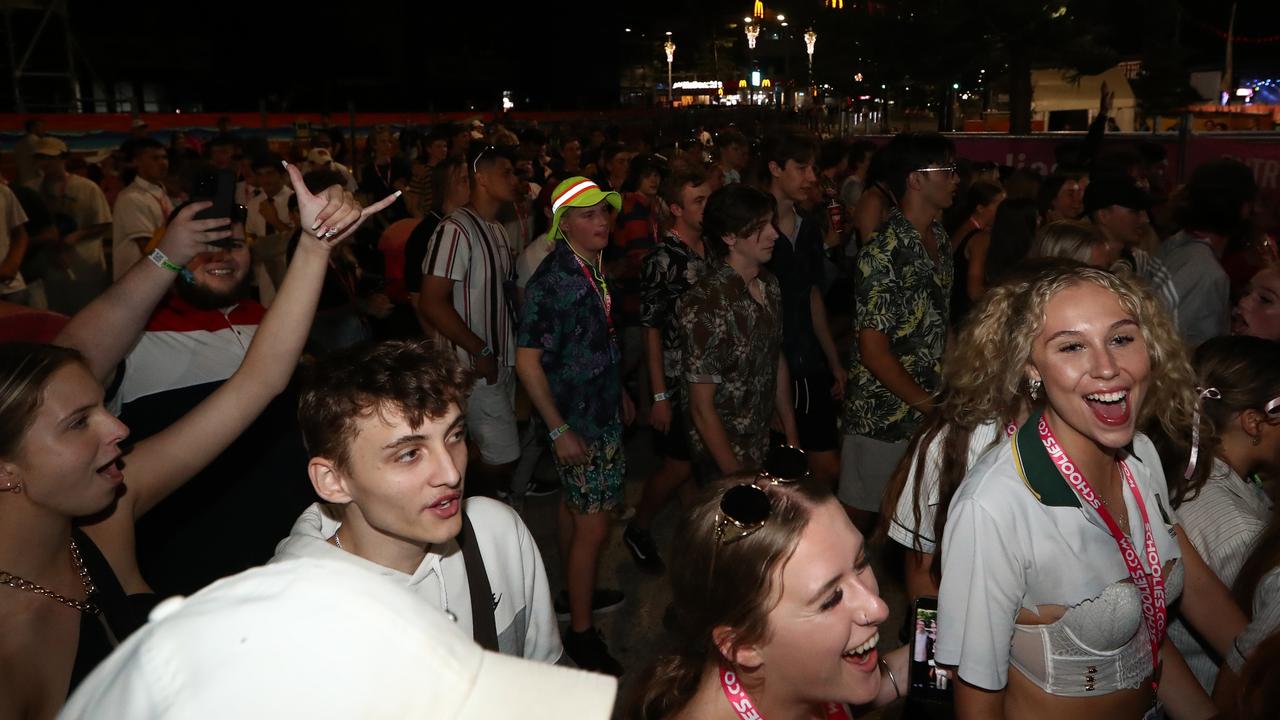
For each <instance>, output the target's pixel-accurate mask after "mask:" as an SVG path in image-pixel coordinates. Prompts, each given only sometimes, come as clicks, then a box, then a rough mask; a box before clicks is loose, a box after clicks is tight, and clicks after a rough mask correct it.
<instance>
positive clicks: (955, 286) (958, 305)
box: [951, 227, 979, 327]
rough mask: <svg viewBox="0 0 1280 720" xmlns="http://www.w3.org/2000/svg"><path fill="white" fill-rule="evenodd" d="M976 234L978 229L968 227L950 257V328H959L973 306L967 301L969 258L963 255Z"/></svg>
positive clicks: (971, 302)
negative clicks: (953, 272) (967, 230)
mask: <svg viewBox="0 0 1280 720" xmlns="http://www.w3.org/2000/svg"><path fill="white" fill-rule="evenodd" d="M978 232H979V230H978V228H974V227H970V228H969V232H967V233H965V234H964V237H962V238H960V242H958V243H956V247H955V250H953V251H952V256H951V257H952V262H953V263H954V267H955V279H953V280H952V281H951V326H952V327H960V323H962V322H963V321H964V316H965V315H967V314H969V308H970V307H971V306H972V305H973V301H971V300H970V299H969V258H967V257H965V254H964V253H965V250H967V249H969V241H970V240H972V239H973V236H974V235H977V234H978Z"/></svg>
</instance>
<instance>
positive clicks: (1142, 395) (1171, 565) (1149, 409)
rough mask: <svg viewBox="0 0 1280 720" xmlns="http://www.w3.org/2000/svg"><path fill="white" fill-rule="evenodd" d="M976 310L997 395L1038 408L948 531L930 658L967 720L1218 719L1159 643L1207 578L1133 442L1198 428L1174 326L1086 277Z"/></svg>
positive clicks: (1154, 308)
mask: <svg viewBox="0 0 1280 720" xmlns="http://www.w3.org/2000/svg"><path fill="white" fill-rule="evenodd" d="M983 313H984V318H983V322H989V323H991V326H992V327H993V328H999V329H1000V332H999V336H1000V337H1001V338H1003V339H1002V340H1001V339H992V342H1000V343H1004V344H1005V347H1003V348H1002V349H1001V353H1002V357H1004V360H1005V362H1004V363H1002V364H1001V365H1000V366H999V367H998V368H997V369H995V370H994V371H993V372H992V376H993V377H992V378H991V380H990V382H991V385H992V390H991V392H992V393H993V394H995V395H999V396H1002V397H1014V396H1016V395H1018V394H1020V393H1022V392H1026V393H1027V395H1028V396H1029V397H1030V398H1031V400H1032V402H1033V405H1032V407H1033V411H1032V413H1031V416H1030V417H1029V418H1028V419H1027V420H1026V422H1024V423H1022V425H1021V427H1019V428H1018V429H1017V430H1016V431H1015V432H1014V433H1013V434H1012V437H1011V439H1010V442H1009V443H1008V444H1006V445H1003V446H1000V447H997V448H996V449H994V450H992V451H991V452H989V453H987V454H986V455H985V456H983V458H982V459H981V460H979V461H978V463H977V464H976V465H975V466H974V467H973V468H972V469H971V470H970V471H969V473H968V475H967V476H966V478H965V480H964V483H963V484H962V485H961V487H960V490H959V491H958V493H957V494H956V497H955V499H954V501H953V503H952V505H951V508H950V513H949V515H948V518H947V523H946V528H945V533H944V535H943V538H942V582H941V588H940V594H939V600H938V610H939V613H938V624H939V628H938V645H937V658H938V662H939V663H940V664H944V665H953V666H956V669H957V672H958V675H959V679H960V682H959V683H957V684H956V710H957V715H956V716H957V717H959V718H979V717H981V718H992V717H996V718H1030V717H1034V718H1036V719H1037V720H1053V719H1056V718H1079V717H1107V718H1135V719H1136V718H1142V717H1145V716H1146V714H1147V713H1149V712H1150V711H1151V710H1152V708H1153V707H1154V706H1155V703H1156V701H1157V698H1159V700H1160V702H1162V703H1163V704H1165V706H1166V709H1167V710H1168V711H1169V713H1170V714H1171V716H1172V717H1207V716H1209V715H1212V714H1213V709H1212V705H1211V704H1210V703H1209V702H1208V698H1207V696H1206V695H1205V694H1204V692H1203V690H1202V689H1201V688H1200V687H1199V685H1198V683H1196V682H1195V680H1194V678H1193V676H1191V674H1190V673H1189V671H1187V668H1186V666H1185V663H1184V662H1183V661H1182V658H1181V656H1179V655H1177V653H1176V649H1174V648H1173V647H1172V644H1171V643H1167V642H1166V641H1165V630H1166V626H1167V623H1168V606H1169V605H1171V604H1173V602H1174V601H1175V600H1177V599H1178V597H1179V595H1180V594H1181V592H1182V588H1183V584H1184V579H1185V581H1186V582H1187V583H1192V582H1193V580H1194V579H1195V578H1196V577H1199V576H1201V575H1202V574H1203V573H1202V571H1200V570H1197V572H1196V574H1195V575H1194V576H1193V574H1192V573H1191V572H1189V571H1187V572H1185V573H1184V567H1183V565H1184V562H1183V560H1182V553H1181V551H1180V548H1179V539H1178V537H1177V518H1176V516H1175V515H1174V514H1173V511H1172V510H1171V506H1170V502H1169V497H1168V487H1167V484H1166V482H1165V477H1164V473H1163V471H1162V470H1161V467H1160V463H1159V459H1158V456H1157V453H1156V452H1155V449H1154V447H1152V445H1151V441H1150V440H1148V439H1147V437H1146V436H1145V435H1143V434H1142V433H1139V432H1137V428H1138V427H1140V426H1142V424H1143V423H1145V422H1147V421H1152V422H1159V423H1160V424H1161V425H1163V426H1165V427H1168V428H1182V427H1187V426H1189V425H1190V424H1191V421H1192V420H1191V418H1192V414H1193V410H1194V407H1195V405H1194V403H1195V398H1196V395H1195V392H1194V389H1193V387H1194V381H1193V379H1192V376H1191V372H1190V368H1189V365H1188V363H1187V361H1186V358H1185V354H1184V351H1183V349H1182V346H1181V342H1180V341H1179V340H1178V337H1177V333H1176V331H1175V329H1174V327H1173V324H1172V322H1171V320H1170V319H1169V317H1168V315H1167V314H1166V313H1164V311H1163V310H1162V309H1161V308H1160V307H1159V305H1158V304H1157V301H1156V300H1155V299H1154V298H1153V297H1152V296H1151V295H1150V294H1149V293H1148V292H1146V291H1144V290H1140V289H1138V288H1137V287H1136V286H1135V285H1134V284H1132V283H1131V282H1130V281H1128V280H1125V279H1121V278H1118V277H1116V276H1114V275H1111V274H1110V273H1107V272H1103V271H1099V270H1094V269H1090V268H1084V267H1080V266H1071V267H1066V266H1064V267H1055V268H1051V269H1047V270H1043V271H1041V272H1040V273H1039V274H1038V275H1036V276H1034V277H1033V278H1032V279H1031V281H1030V282H1029V283H1027V285H1026V286H1025V288H1023V289H1022V290H1021V291H1019V292H1009V293H1005V294H1004V295H1003V296H1001V297H1000V299H999V300H996V301H993V302H992V303H990V304H988V305H987V306H986V307H985V308H984V310H983ZM992 334H993V335H994V334H995V333H992ZM1197 561H1198V559H1197ZM1197 582H1198V581H1197ZM1162 660H1163V661H1165V662H1164V667H1163V668H1162V666H1161V662H1162ZM1162 670H1163V671H1164V672H1162ZM1157 687H1158V690H1157Z"/></svg>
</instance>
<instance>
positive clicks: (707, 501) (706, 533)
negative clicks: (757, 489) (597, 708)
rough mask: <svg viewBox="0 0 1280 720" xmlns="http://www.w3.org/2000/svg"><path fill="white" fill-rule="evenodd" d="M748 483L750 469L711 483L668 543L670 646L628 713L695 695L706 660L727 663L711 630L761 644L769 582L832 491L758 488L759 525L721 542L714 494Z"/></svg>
mask: <svg viewBox="0 0 1280 720" xmlns="http://www.w3.org/2000/svg"><path fill="white" fill-rule="evenodd" d="M754 480H755V475H754V473H740V474H737V475H733V476H730V477H727V478H725V479H723V480H721V481H720V482H718V483H716V484H715V485H714V486H713V487H712V488H711V489H710V490H709V492H707V493H705V494H704V495H703V496H702V497H701V498H700V499H699V500H698V502H697V503H696V504H695V505H694V506H693V508H692V509H691V511H690V512H689V513H688V514H687V516H686V518H685V520H684V522H683V523H682V524H681V526H680V529H679V531H678V532H677V534H676V541H675V545H674V546H675V547H677V548H680V554H681V557H680V562H679V563H672V565H671V595H672V605H673V607H675V608H676V611H677V613H678V614H679V620H678V624H679V632H678V633H677V635H678V644H677V646H676V647H675V649H674V651H673V652H672V653H670V654H668V655H664V656H663V657H660V658H658V660H657V661H655V662H654V664H653V665H652V666H650V667H649V669H648V670H647V671H646V672H645V674H644V677H643V678H642V680H641V682H640V683H638V696H639V697H638V698H637V702H635V703H632V705H633V706H634V707H636V708H637V709H636V710H635V711H633V715H632V717H635V718H639V719H642V720H658V719H659V718H666V717H670V716H671V715H674V714H676V713H678V712H679V711H680V710H681V709H682V708H684V706H685V705H687V704H688V703H689V700H690V699H692V698H693V696H694V694H695V693H696V692H697V689H698V683H699V681H700V680H701V677H702V671H703V669H704V668H705V667H706V666H707V663H708V662H709V661H717V662H722V663H725V664H726V665H730V666H732V665H733V663H732V662H731V660H730V659H729V658H726V657H724V656H723V655H722V654H721V653H720V650H719V648H718V647H717V646H716V642H715V640H714V639H713V637H712V633H713V631H714V630H715V629H716V628H718V627H728V628H731V629H732V632H733V646H734V647H735V648H736V647H743V646H746V645H752V644H755V643H759V642H762V641H767V639H768V637H769V623H768V618H769V612H770V611H771V610H773V608H774V607H775V606H776V605H777V604H778V601H779V599H780V596H781V593H780V588H778V587H777V585H776V582H775V581H776V580H777V579H778V577H779V576H780V572H781V569H782V567H783V566H784V565H785V564H786V563H787V561H788V560H789V559H790V558H791V555H792V554H793V553H794V552H795V549H796V545H797V544H798V543H799V541H800V534H801V533H802V532H804V529H805V527H807V526H808V524H809V518H810V517H811V516H812V513H813V509H814V508H815V507H817V506H819V505H821V504H822V503H824V502H831V501H833V496H832V495H831V491H830V490H828V489H827V488H825V487H823V486H822V485H820V484H817V483H814V482H812V481H801V482H797V483H794V484H790V485H764V486H763V487H764V489H765V492H766V493H767V494H768V495H769V506H770V512H769V518H768V520H767V521H766V522H765V524H764V527H762V528H760V529H759V530H757V531H756V532H754V533H752V534H750V535H748V536H746V537H744V538H742V539H740V540H738V541H736V542H732V543H727V544H726V543H723V542H721V541H720V540H718V539H717V538H716V527H717V520H718V519H719V513H720V499H721V497H723V496H724V493H725V491H726V490H728V489H729V488H731V487H733V486H735V485H738V484H740V483H743V482H752V481H754ZM730 654H732V653H730ZM735 669H737V668H735ZM743 674H749V671H746V672H744V673H743Z"/></svg>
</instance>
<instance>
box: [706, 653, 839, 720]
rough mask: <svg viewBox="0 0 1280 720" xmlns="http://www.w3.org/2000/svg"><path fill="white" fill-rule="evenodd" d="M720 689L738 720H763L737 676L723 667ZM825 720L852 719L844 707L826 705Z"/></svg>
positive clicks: (721, 669) (831, 704)
mask: <svg viewBox="0 0 1280 720" xmlns="http://www.w3.org/2000/svg"><path fill="white" fill-rule="evenodd" d="M720 688H721V689H723V690H724V696H725V698H727V699H728V700H729V704H730V705H732V706H733V711H734V712H736V713H738V717H739V718H740V720H764V716H763V715H761V714H760V711H759V710H758V709H756V704H755V703H754V702H752V701H751V696H750V695H748V694H747V689H746V688H744V687H742V683H740V682H738V676H737V674H736V673H734V672H733V671H732V670H730V669H729V668H727V667H725V666H723V665H721V666H720ZM827 720H852V719H851V717H850V716H849V711H848V710H847V709H846V708H845V706H843V705H841V704H840V703H827Z"/></svg>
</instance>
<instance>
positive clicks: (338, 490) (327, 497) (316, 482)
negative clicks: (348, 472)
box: [307, 457, 351, 505]
mask: <svg viewBox="0 0 1280 720" xmlns="http://www.w3.org/2000/svg"><path fill="white" fill-rule="evenodd" d="M307 476H308V477H310V478H311V487H313V488H315V491H316V494H317V495H319V496H320V499H322V500H324V501H325V502H330V503H334V504H338V505H343V504H346V503H349V502H351V493H350V492H349V490H348V487H347V479H346V476H345V475H343V473H342V471H341V470H339V469H338V466H337V464H336V463H334V462H333V461H332V460H330V459H329V458H323V457H313V458H311V459H310V460H308V461H307Z"/></svg>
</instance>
